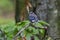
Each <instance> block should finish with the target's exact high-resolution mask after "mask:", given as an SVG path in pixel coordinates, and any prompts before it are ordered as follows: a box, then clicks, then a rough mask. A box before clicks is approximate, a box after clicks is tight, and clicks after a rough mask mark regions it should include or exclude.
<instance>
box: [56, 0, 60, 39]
mask: <svg viewBox="0 0 60 40" xmlns="http://www.w3.org/2000/svg"><path fill="white" fill-rule="evenodd" d="M56 1H57V9H58V20H57V22H58V35H59V37H60V0H56ZM59 39H60V38H59Z"/></svg>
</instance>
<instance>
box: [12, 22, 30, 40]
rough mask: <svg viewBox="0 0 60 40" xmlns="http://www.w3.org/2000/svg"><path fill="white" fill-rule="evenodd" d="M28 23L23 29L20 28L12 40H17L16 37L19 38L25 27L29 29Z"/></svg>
mask: <svg viewBox="0 0 60 40" xmlns="http://www.w3.org/2000/svg"><path fill="white" fill-rule="evenodd" d="M29 25H30V23H29V24H27V25H26V26H25V27H24V28H22V29H21V30H20V31H19V32H18V33H17V34H16V35H15V36H14V38H13V40H15V39H16V38H17V36H19V34H21V33H22V32H23V31H24V30H25V29H26V28H27V27H29Z"/></svg>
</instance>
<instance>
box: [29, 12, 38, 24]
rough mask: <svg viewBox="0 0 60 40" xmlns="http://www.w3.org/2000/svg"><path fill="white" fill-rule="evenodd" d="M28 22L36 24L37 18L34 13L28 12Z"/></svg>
mask: <svg viewBox="0 0 60 40" xmlns="http://www.w3.org/2000/svg"><path fill="white" fill-rule="evenodd" d="M29 20H30V21H31V22H32V23H34V22H38V17H37V15H36V14H35V13H34V12H32V11H31V12H29Z"/></svg>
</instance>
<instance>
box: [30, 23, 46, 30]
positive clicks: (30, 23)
mask: <svg viewBox="0 0 60 40" xmlns="http://www.w3.org/2000/svg"><path fill="white" fill-rule="evenodd" d="M30 25H31V26H32V27H34V28H36V29H47V27H42V28H40V27H36V26H35V25H33V24H32V23H30Z"/></svg>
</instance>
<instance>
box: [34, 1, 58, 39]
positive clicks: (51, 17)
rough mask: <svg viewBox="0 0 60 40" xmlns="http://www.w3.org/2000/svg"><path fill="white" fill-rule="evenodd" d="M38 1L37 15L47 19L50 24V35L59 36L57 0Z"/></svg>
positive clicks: (54, 37) (41, 18)
mask: <svg viewBox="0 0 60 40" xmlns="http://www.w3.org/2000/svg"><path fill="white" fill-rule="evenodd" d="M36 2H37V8H36V14H37V16H38V17H39V19H40V20H44V21H47V22H48V23H49V24H50V26H49V29H48V35H49V36H51V37H52V38H53V39H56V38H57V37H58V26H57V9H56V5H55V2H56V0H37V1H36ZM33 4H34V3H33Z"/></svg>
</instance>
